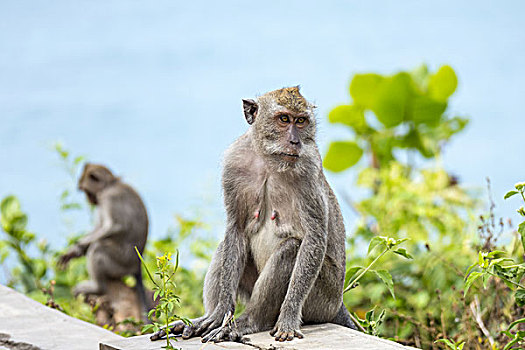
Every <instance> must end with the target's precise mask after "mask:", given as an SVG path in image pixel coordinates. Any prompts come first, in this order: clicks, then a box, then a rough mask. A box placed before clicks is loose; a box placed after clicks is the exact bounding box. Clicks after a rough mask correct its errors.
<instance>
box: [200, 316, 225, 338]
mask: <svg viewBox="0 0 525 350" xmlns="http://www.w3.org/2000/svg"><path fill="white" fill-rule="evenodd" d="M220 325H221V323H220V321H218V320H214V319H213V318H212V317H209V318H207V319H205V320H204V321H202V323H201V324H200V325H199V327H197V329H196V330H195V334H196V335H200V336H205V335H206V334H208V333H209V332H211V331H212V330H214V329H215V328H217V327H219V326H220Z"/></svg>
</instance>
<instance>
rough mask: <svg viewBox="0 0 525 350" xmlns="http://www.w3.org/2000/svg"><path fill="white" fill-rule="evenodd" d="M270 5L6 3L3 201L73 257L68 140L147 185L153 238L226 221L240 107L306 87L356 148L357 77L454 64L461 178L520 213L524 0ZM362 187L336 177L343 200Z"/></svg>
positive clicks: (451, 163) (2, 7) (0, 92)
mask: <svg viewBox="0 0 525 350" xmlns="http://www.w3.org/2000/svg"><path fill="white" fill-rule="evenodd" d="M262 5H263V4H262V3H253V4H250V3H249V2H244V1H238V2H235V1H228V2H216V1H193V2H182V1H155V2H147V1H118V0H116V1H89V2H87V1H53V2H47V1H20V0H17V1H8V0H6V1H2V2H1V3H0V77H1V79H0V121H1V124H0V197H4V196H5V195H7V194H11V193H16V194H17V195H18V197H19V198H20V200H21V202H22V205H23V206H24V208H25V209H26V210H27V211H28V212H29V213H31V220H30V227H31V229H33V230H35V231H38V232H40V233H41V235H43V236H45V237H46V238H47V239H48V240H49V241H50V242H51V243H52V244H53V245H63V244H64V242H65V235H67V232H64V229H63V228H60V220H61V219H60V217H59V212H58V209H57V207H58V204H57V198H58V196H60V193H61V189H62V185H63V184H62V182H61V181H62V180H61V179H64V173H63V170H62V169H61V167H60V164H59V161H58V159H57V156H56V154H55V152H54V151H53V150H52V148H53V144H54V143H55V142H57V141H59V142H61V143H62V144H63V145H64V147H66V148H67V149H69V150H70V151H71V152H73V153H75V154H77V155H85V156H86V157H87V159H89V160H90V161H93V162H100V163H103V164H106V165H108V166H109V167H110V168H111V169H112V170H113V171H114V172H115V173H117V174H119V175H121V176H122V177H123V178H124V179H125V181H128V182H129V183H131V184H132V185H133V186H135V187H136V188H137V190H138V191H139V192H140V193H141V195H142V196H143V198H144V200H145V202H146V204H147V207H148V209H149V212H150V216H151V221H152V227H151V233H152V235H158V234H160V233H162V234H163V233H164V232H165V231H166V228H167V227H168V226H170V225H171V224H172V222H173V213H176V212H178V213H183V212H185V211H187V210H194V209H195V208H200V207H204V206H205V207H206V208H208V209H209V210H208V211H207V212H206V215H210V216H213V218H214V220H216V221H217V222H219V223H222V202H221V201H222V199H221V191H220V170H221V157H222V153H223V152H224V150H225V149H226V148H227V146H228V145H229V144H230V143H231V142H232V141H233V140H234V139H235V138H236V137H238V136H239V135H241V134H242V133H244V132H245V131H246V130H247V124H246V123H245V120H244V118H243V115H242V109H241V98H251V97H254V96H257V95H258V94H262V93H264V92H266V91H269V90H273V89H277V88H280V87H283V86H291V85H297V84H300V85H301V88H302V93H303V94H304V95H305V96H306V97H307V98H308V99H311V100H313V101H315V103H316V104H317V105H318V107H319V108H318V119H319V123H320V128H319V129H320V132H319V135H318V143H319V145H320V147H321V149H322V151H323V152H325V151H326V149H327V145H328V143H329V141H330V140H334V139H338V138H341V139H345V138H348V135H349V133H348V131H347V130H346V129H345V128H344V127H338V126H334V125H329V124H328V122H327V115H328V112H329V111H330V110H331V109H332V108H333V107H335V106H336V105H338V104H342V103H349V102H350V97H349V94H348V86H349V82H350V79H351V77H352V75H353V74H355V73H363V72H378V73H381V74H393V73H396V72H397V71H400V70H411V69H414V68H417V67H418V66H420V65H421V64H424V63H425V64H427V65H428V66H429V68H430V69H432V70H435V69H437V68H438V67H439V66H440V65H442V64H448V65H450V66H452V67H453V68H454V70H455V71H456V74H457V75H458V80H459V85H458V89H457V92H456V93H455V94H454V96H453V97H452V98H451V100H450V101H449V104H450V107H449V109H450V110H451V111H452V112H453V113H456V114H458V115H462V116H467V117H470V118H471V122H470V124H469V125H468V126H467V129H466V131H465V132H463V134H462V135H461V137H459V138H457V139H454V140H453V141H452V143H451V144H450V145H449V146H448V147H447V148H446V150H445V152H444V154H443V158H444V163H445V164H446V168H447V170H448V171H449V172H450V173H452V174H454V175H456V176H458V177H459V179H460V181H461V183H462V184H464V185H466V186H467V187H471V188H479V189H481V190H483V188H484V182H485V180H484V179H485V177H487V176H488V177H490V178H491V180H492V183H493V190H494V196H495V199H496V204H497V205H498V210H499V209H500V208H506V207H505V205H507V208H512V204H510V205H511V206H510V207H508V206H509V204H504V203H503V201H502V196H503V194H504V192H505V190H506V189H507V188H508V187H509V186H511V185H513V184H514V183H515V182H517V181H518V180H521V179H522V178H523V176H524V171H523V170H524V169H523V163H522V160H523V154H522V152H523V146H524V140H523V136H522V128H521V122H522V120H523V106H522V105H523V98H524V96H525V85H524V84H523V81H524V80H525V65H524V64H523V62H525V45H524V44H525V30H524V27H523V13H524V11H525V4H524V3H523V2H521V1H505V2H498V3H496V2H493V1H461V2H458V1H442V0H440V1H425V2H421V1H402V2H394V1H366V2H364V1H325V2H323V5H322V6H319V3H318V2H315V1H287V2H278V1H266V2H264V6H262ZM354 175H355V174H354ZM354 175H353V174H352V171H349V172H345V173H342V174H337V175H334V174H332V173H329V174H328V177H329V181H330V182H331V183H332V185H333V187H335V189H336V190H339V189H340V188H341V187H343V186H347V185H348V184H349V183H350V182H351V181H352V179H353V176H354ZM205 203H206V204H205ZM204 204H205V205H204ZM344 210H345V219H346V221H347V224H348V225H352V219H353V218H352V214H351V212H350V211H349V210H348V209H347V208H346V209H344ZM506 211H507V212H509V210H506ZM79 220H84V221H83V222H84V224H85V225H87V219H86V218H85V215H81V217H79ZM81 222H82V221H81Z"/></svg>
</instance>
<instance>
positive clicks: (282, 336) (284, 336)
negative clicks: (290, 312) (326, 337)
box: [270, 317, 304, 341]
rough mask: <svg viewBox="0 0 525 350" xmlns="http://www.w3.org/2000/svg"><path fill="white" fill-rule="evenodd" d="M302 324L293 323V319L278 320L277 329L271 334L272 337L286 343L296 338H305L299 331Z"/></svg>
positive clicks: (274, 328)
mask: <svg viewBox="0 0 525 350" xmlns="http://www.w3.org/2000/svg"><path fill="white" fill-rule="evenodd" d="M299 328H300V322H298V321H292V320H291V319H286V318H284V319H281V317H279V320H277V323H276V324H275V327H273V329H272V330H271V332H270V335H271V336H272V337H275V340H278V341H285V340H293V338H294V337H297V338H299V339H302V338H304V334H303V333H301V331H300V330H299Z"/></svg>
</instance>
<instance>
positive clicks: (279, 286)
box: [202, 238, 302, 342]
mask: <svg viewBox="0 0 525 350" xmlns="http://www.w3.org/2000/svg"><path fill="white" fill-rule="evenodd" d="M300 245H301V242H300V241H299V240H297V239H294V238H290V239H288V240H286V241H284V242H283V243H282V244H281V246H280V247H279V249H278V250H277V251H276V252H275V253H273V254H272V255H271V257H270V259H268V261H267V262H266V265H265V267H264V268H263V270H262V271H261V274H260V276H259V278H258V279H257V281H256V282H255V285H254V287H253V292H252V294H251V298H250V300H249V301H248V303H247V305H246V309H245V311H244V313H243V314H242V315H241V316H240V317H239V318H238V319H237V320H236V321H235V323H234V327H233V330H231V331H230V330H229V329H223V330H221V331H220V332H219V333H218V334H217V335H216V336H215V337H213V340H214V341H221V340H234V341H239V340H241V338H242V336H243V335H246V334H251V333H256V332H260V331H264V330H269V329H271V327H272V326H273V325H274V324H275V321H276V320H277V316H278V315H279V310H280V308H281V304H282V302H283V300H284V297H285V295H286V291H287V289H288V284H289V281H290V276H291V274H292V271H293V268H294V261H295V259H296V257H297V252H298V251H299V247H300ZM213 333H214V332H212V333H210V334H213ZM210 334H208V336H205V337H204V338H203V339H202V341H203V342H207V341H209V340H210V338H211V337H210ZM295 336H297V337H302V334H300V332H297V333H296V334H295Z"/></svg>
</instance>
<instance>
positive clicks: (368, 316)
mask: <svg viewBox="0 0 525 350" xmlns="http://www.w3.org/2000/svg"><path fill="white" fill-rule="evenodd" d="M374 311H375V309H372V310H370V311H368V312H367V313H366V314H365V320H366V321H367V322H368V323H370V322H372V321H373V320H374Z"/></svg>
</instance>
